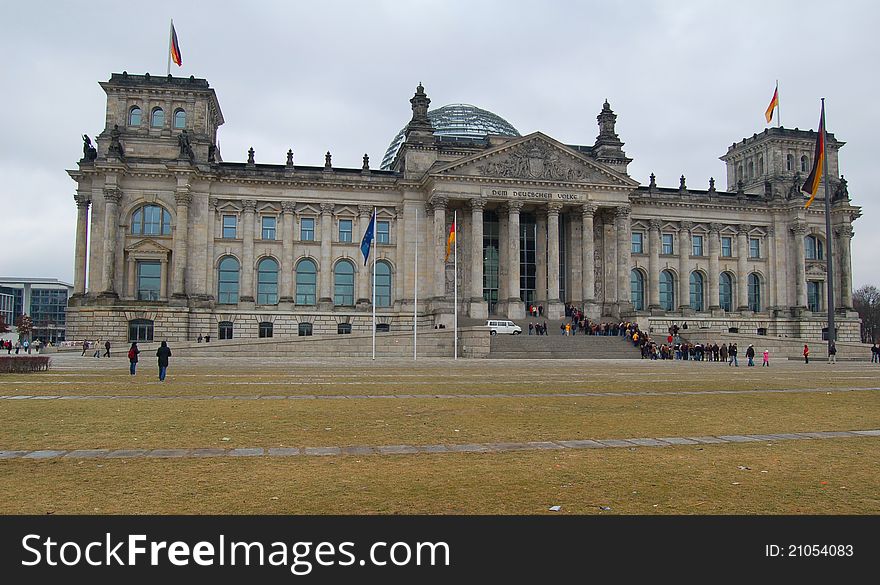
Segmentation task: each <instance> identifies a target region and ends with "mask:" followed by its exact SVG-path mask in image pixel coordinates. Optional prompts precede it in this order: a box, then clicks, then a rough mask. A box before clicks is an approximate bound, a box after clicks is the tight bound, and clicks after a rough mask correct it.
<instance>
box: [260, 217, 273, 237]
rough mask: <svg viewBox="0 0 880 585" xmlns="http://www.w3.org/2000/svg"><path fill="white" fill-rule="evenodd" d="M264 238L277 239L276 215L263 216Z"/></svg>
mask: <svg viewBox="0 0 880 585" xmlns="http://www.w3.org/2000/svg"><path fill="white" fill-rule="evenodd" d="M262 227H263V231H262V238H263V239H264V240H274V239H275V218H274V217H263V218H262Z"/></svg>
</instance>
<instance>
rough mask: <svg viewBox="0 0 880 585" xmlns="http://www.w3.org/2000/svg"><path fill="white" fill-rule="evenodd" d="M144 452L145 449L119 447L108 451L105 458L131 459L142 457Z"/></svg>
mask: <svg viewBox="0 0 880 585" xmlns="http://www.w3.org/2000/svg"><path fill="white" fill-rule="evenodd" d="M146 454H147V450H146V449H119V450H117V451H111V452H110V453H108V454H107V459H123V458H125V459H131V458H133V457H143V456H144V455H146Z"/></svg>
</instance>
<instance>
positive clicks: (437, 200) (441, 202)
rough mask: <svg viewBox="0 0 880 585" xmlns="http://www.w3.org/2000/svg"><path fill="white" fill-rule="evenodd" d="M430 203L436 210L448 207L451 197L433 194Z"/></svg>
mask: <svg viewBox="0 0 880 585" xmlns="http://www.w3.org/2000/svg"><path fill="white" fill-rule="evenodd" d="M428 203H430V204H431V207H432V209H433V210H434V211H437V210H438V209H446V206H447V205H449V198H448V197H446V196H444V195H432V196H431V199H430V200H429V201H428Z"/></svg>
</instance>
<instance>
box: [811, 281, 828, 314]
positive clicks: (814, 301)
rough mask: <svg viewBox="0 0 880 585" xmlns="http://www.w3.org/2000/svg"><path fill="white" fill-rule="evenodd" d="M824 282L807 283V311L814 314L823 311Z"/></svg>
mask: <svg viewBox="0 0 880 585" xmlns="http://www.w3.org/2000/svg"><path fill="white" fill-rule="evenodd" d="M823 284H824V283H822V282H816V281H813V280H809V281H807V309H809V310H810V311H812V312H813V313H818V312H819V311H821V310H822V285H823Z"/></svg>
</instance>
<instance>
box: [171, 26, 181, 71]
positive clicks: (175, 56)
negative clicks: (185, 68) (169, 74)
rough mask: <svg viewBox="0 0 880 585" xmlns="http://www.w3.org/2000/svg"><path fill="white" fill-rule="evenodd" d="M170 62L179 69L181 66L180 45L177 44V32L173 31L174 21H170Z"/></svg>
mask: <svg viewBox="0 0 880 585" xmlns="http://www.w3.org/2000/svg"><path fill="white" fill-rule="evenodd" d="M171 60H172V61H174V62H175V63H177V66H178V67H180V66H181V65H183V57H181V56H180V45H179V44H177V31H175V30H174V21H173V20H172V21H171Z"/></svg>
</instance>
